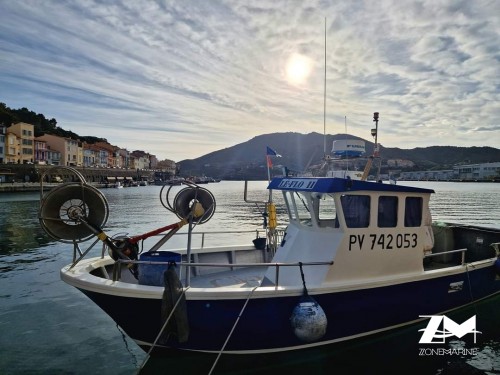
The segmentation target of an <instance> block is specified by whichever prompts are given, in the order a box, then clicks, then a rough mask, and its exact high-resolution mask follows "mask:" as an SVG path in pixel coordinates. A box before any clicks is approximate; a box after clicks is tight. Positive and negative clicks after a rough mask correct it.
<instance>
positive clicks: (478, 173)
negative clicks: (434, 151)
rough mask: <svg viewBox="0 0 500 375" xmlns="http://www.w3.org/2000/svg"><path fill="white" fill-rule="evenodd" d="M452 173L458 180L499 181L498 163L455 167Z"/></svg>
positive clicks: (499, 165)
mask: <svg viewBox="0 0 500 375" xmlns="http://www.w3.org/2000/svg"><path fill="white" fill-rule="evenodd" d="M453 171H454V174H455V175H457V176H458V177H457V178H458V179H459V180H466V181H475V180H500V162H495V163H479V164H464V165H456V166H454V167H453Z"/></svg>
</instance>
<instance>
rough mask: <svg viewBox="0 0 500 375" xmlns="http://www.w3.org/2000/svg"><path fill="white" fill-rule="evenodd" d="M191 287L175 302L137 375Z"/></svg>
mask: <svg viewBox="0 0 500 375" xmlns="http://www.w3.org/2000/svg"><path fill="white" fill-rule="evenodd" d="M189 288H190V287H189V286H188V287H186V288H185V289H184V290H183V291H182V294H181V295H180V296H179V298H178V299H177V301H176V302H175V305H174V307H173V309H172V311H170V315H169V316H168V318H167V320H166V321H165V323H164V324H163V327H161V329H160V332H158V335H157V336H156V339H155V341H154V342H153V345H151V347H150V348H149V350H148V352H147V353H146V357H145V358H144V360H143V361H142V364H141V367H139V370H138V371H137V375H139V374H140V372H141V371H142V369H143V368H144V366H146V363H147V362H148V360H149V358H151V352H152V351H153V349H154V347H155V346H156V343H157V342H158V340H159V339H160V337H161V335H162V333H163V331H164V330H165V328H166V327H167V324H168V322H170V318H172V316H173V315H174V311H175V309H176V308H177V306H178V305H179V302H180V301H181V299H182V296H183V295H184V294H186V291H187V290H188V289H189Z"/></svg>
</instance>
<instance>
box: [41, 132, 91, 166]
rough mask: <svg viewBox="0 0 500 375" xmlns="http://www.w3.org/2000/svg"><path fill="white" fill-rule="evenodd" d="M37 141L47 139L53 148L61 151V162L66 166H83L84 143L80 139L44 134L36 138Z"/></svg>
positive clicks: (49, 145) (48, 144)
mask: <svg viewBox="0 0 500 375" xmlns="http://www.w3.org/2000/svg"><path fill="white" fill-rule="evenodd" d="M36 140H37V141H45V142H46V143H47V146H48V147H50V149H51V150H55V151H59V152H60V153H61V164H60V165H65V166H72V167H81V166H82V164H83V151H82V150H81V148H82V144H81V142H80V141H78V140H74V139H71V138H65V137H59V136H57V135H52V134H44V135H42V136H40V137H37V138H36Z"/></svg>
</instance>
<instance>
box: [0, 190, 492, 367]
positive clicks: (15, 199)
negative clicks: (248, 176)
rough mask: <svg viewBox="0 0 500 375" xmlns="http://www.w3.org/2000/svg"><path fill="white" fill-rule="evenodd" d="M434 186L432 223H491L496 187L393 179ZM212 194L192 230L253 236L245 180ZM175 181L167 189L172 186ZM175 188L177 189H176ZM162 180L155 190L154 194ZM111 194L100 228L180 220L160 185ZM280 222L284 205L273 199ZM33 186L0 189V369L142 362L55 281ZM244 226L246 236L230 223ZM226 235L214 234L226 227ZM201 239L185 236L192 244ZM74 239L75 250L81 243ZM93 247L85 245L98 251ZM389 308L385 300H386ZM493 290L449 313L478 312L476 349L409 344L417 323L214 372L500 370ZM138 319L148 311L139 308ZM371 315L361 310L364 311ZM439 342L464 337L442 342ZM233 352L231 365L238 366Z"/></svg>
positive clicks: (54, 256)
mask: <svg viewBox="0 0 500 375" xmlns="http://www.w3.org/2000/svg"><path fill="white" fill-rule="evenodd" d="M400 183H401V184H406V185H412V186H418V187H425V188H432V189H434V190H435V191H436V194H433V196H432V198H431V212H432V215H433V219H434V220H435V221H446V222H454V223H461V224H473V225H485V226H490V227H500V204H499V202H500V184H498V183H457V182H400ZM266 186H267V183H266V182H265V181H261V182H250V183H249V190H248V199H249V200H252V201H265V200H266V199H267V198H268V192H267V191H266V189H265V188H266ZM204 187H206V188H207V189H209V190H210V191H211V192H212V193H213V194H214V196H215V198H216V204H217V206H216V211H215V215H214V216H213V218H212V219H211V220H210V221H209V222H207V223H205V224H203V225H199V226H197V227H196V228H195V232H216V234H214V235H211V236H208V235H207V236H206V237H203V241H204V244H205V246H210V245H216V244H221V243H222V244H225V245H229V244H232V243H234V242H236V243H237V244H246V243H251V240H252V239H253V238H255V236H256V233H257V231H260V233H261V234H262V235H263V231H262V225H263V217H262V214H261V212H260V210H259V208H258V206H257V205H256V204H255V203H246V202H244V200H243V191H244V183H243V182H236V181H231V182H229V181H222V182H220V183H213V184H208V185H204ZM181 188H182V186H180V187H173V188H172V192H171V194H175V191H177V190H179V189H181ZM175 189H177V190H175ZM166 190H167V189H164V190H163V192H162V193H163V199H164V198H165V193H166ZM102 192H103V193H104V195H105V196H106V199H107V200H108V203H109V211H110V215H109V219H108V222H107V225H106V228H105V230H106V232H107V233H108V234H110V235H124V234H128V235H131V236H133V235H138V234H142V233H146V232H149V231H152V230H154V229H157V228H159V227H162V226H165V225H168V224H172V223H174V222H177V221H178V218H177V217H176V216H175V215H173V214H172V213H170V212H168V211H167V210H166V209H165V208H164V207H163V205H162V204H161V202H160V192H161V187H160V186H139V187H130V188H123V189H111V188H110V189H103V190H102ZM273 199H274V200H275V202H276V203H277V207H278V211H277V212H278V221H279V223H278V224H283V223H284V218H285V215H286V213H285V211H284V207H283V206H282V205H281V204H280V203H282V202H281V199H280V196H279V195H278V194H277V193H275V194H274V195H273ZM39 200H40V194H39V193H4V194H0V374H110V375H113V374H135V373H138V371H139V368H140V366H141V364H142V363H143V362H144V360H145V359H146V353H144V352H143V351H142V350H141V349H139V347H138V346H137V345H136V344H135V343H134V342H133V341H132V340H131V339H129V338H128V337H127V336H126V335H124V334H123V332H122V331H121V329H120V328H119V327H118V326H117V325H116V324H115V323H114V321H113V320H112V319H111V318H109V317H108V316H107V315H106V314H105V313H104V312H103V311H101V310H100V309H99V308H98V307H97V306H96V305H94V304H93V303H92V302H91V301H90V300H89V299H88V298H87V297H85V296H84V295H83V294H82V293H81V292H79V291H78V290H76V289H75V288H73V287H71V286H69V285H67V284H65V283H64V282H62V281H61V280H60V277H59V271H60V269H61V268H62V267H63V266H65V265H67V264H69V263H71V261H72V258H73V249H72V245H71V244H66V243H61V242H57V241H54V240H53V239H51V238H49V237H48V236H47V235H46V234H45V232H44V231H43V230H42V228H41V227H40V224H39V222H38V206H39ZM248 229H251V230H253V232H251V233H246V234H239V233H235V232H237V231H242V230H248ZM228 231H229V232H230V233H224V232H228ZM186 239H187V237H186V236H185V235H179V236H175V237H174V238H173V239H172V240H171V247H173V248H180V247H182V246H185V243H186ZM201 240H202V236H201V235H197V236H196V237H195V238H194V244H193V245H194V246H196V245H197V242H196V241H198V243H199V242H200V241H201ZM86 244H87V243H85V244H83V245H82V247H83V248H85V246H88V245H90V243H88V244H87V245H86ZM101 249H102V248H101V247H100V246H95V249H94V248H93V249H92V250H91V253H90V254H91V255H92V256H96V255H98V254H100V252H101ZM388 308H390V307H388ZM499 311H500V296H496V297H494V298H490V299H488V300H486V301H481V302H477V303H476V304H474V305H472V306H470V307H467V308H465V309H462V310H459V311H457V312H455V313H453V314H452V315H450V317H452V318H453V319H454V320H455V321H456V322H462V321H464V320H465V319H467V318H469V317H470V316H471V315H476V316H477V330H478V331H481V334H478V337H477V341H476V343H474V344H473V345H472V346H473V347H474V348H475V349H476V350H475V352H474V353H472V354H471V353H466V354H461V355H460V354H449V353H450V352H448V354H446V353H445V354H444V355H438V354H432V353H419V349H418V345H417V344H418V340H419V338H420V335H421V333H420V332H418V329H421V328H424V327H425V324H424V325H423V326H422V325H420V326H419V325H412V326H407V327H404V328H403V329H400V330H397V331H391V332H389V333H385V334H380V335H377V336H374V337H369V338H365V339H360V340H356V341H353V342H351V343H348V344H344V345H337V346H333V347H325V348H317V349H314V350H310V351H309V352H308V353H307V355H305V356H299V355H297V354H296V353H284V354H283V355H281V356H278V358H275V359H274V360H273V362H270V361H268V360H267V358H265V357H264V356H262V357H257V358H253V359H252V360H251V361H248V362H247V363H245V361H246V359H244V358H237V359H234V358H226V357H225V356H224V355H223V356H222V357H221V360H220V363H219V364H218V365H217V367H216V368H215V369H214V372H213V373H214V374H217V373H221V374H223V373H224V374H227V373H239V374H260V373H262V374H271V373H272V374H276V373H287V374H295V373H304V372H306V373H308V374H346V373H349V374H377V373H419V374H436V375H437V374H440V375H441V374H456V373H460V374H471V375H472V374H498V373H500V324H499V323H498V322H499V319H500V313H499ZM144 319H148V317H147V316H145V317H144ZM367 319H369V312H367ZM448 345H449V349H450V348H451V349H452V348H454V347H460V346H461V345H462V341H461V340H459V339H456V340H451V341H450V342H449V343H448ZM214 359H215V357H214V356H201V355H192V356H191V357H180V358H168V359H158V358H151V359H149V360H148V361H147V363H146V365H145V366H144V368H143V369H142V370H141V371H140V373H141V374H173V373H179V374H207V373H208V372H209V370H210V368H211V366H212V363H213V361H214ZM240 360H241V365H237V364H236V363H237V362H238V361H240Z"/></svg>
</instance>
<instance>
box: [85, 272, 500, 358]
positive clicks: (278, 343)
mask: <svg viewBox="0 0 500 375" xmlns="http://www.w3.org/2000/svg"><path fill="white" fill-rule="evenodd" d="M461 282H463V284H461V290H457V291H450V284H452V283H461ZM80 290H81V291H82V292H83V293H85V294H86V295H87V296H88V297H89V298H90V299H91V300H93V301H94V302H95V303H96V304H97V305H98V306H100V307H101V308H102V309H103V310H104V311H105V312H106V313H107V314H108V315H109V316H110V317H112V318H113V319H114V320H115V321H116V322H117V324H118V325H120V326H121V327H122V328H123V329H124V331H125V332H126V333H127V334H128V335H129V336H130V337H131V338H132V339H134V340H135V341H136V342H138V343H139V345H141V346H142V347H143V348H145V347H147V346H148V345H149V344H151V343H153V342H154V341H155V338H156V337H157V335H158V332H159V331H160V329H161V326H162V322H161V304H162V301H161V300H160V299H144V298H127V297H123V296H113V295H108V294H100V293H95V292H92V291H88V290H82V289H80ZM499 292H500V280H497V276H496V274H495V270H494V267H493V266H491V267H485V268H478V269H469V271H468V272H463V273H460V274H455V275H449V276H444V277H439V278H431V279H425V280H421V281H415V282H408V283H402V284H396V285H389V286H383V287H375V288H369V289H360V290H352V291H345V292H335V293H324V294H316V295H313V297H314V299H315V300H316V301H317V302H318V303H319V304H320V306H321V307H322V308H323V310H324V312H325V314H326V316H327V319H328V326H327V330H326V334H325V335H324V337H323V338H322V339H321V340H320V341H317V342H313V343H305V342H303V341H301V340H299V339H298V338H297V337H296V336H295V335H294V332H293V330H292V327H291V325H290V316H291V313H292V311H293V309H294V307H295V306H296V305H297V303H298V302H299V298H300V297H299V296H295V297H273V298H251V299H250V301H249V302H248V305H247V307H246V309H245V311H244V312H243V314H242V315H241V317H240V320H239V322H238V324H237V325H236V328H235V329H234V332H233V333H232V336H231V338H230V340H229V341H228V343H227V345H226V347H225V352H226V353H227V352H234V353H246V354H251V353H255V354H256V353H271V352H277V351H284V350H295V349H302V348H307V347H312V346H317V345H326V344H330V343H334V342H340V341H345V340H349V339H353V338H356V337H361V336H364V335H368V334H375V333H377V332H380V331H383V330H387V329H391V328H396V327H400V326H402V325H407V324H411V323H414V322H416V321H418V320H419V316H420V315H436V314H443V313H445V312H447V311H450V310H453V309H457V308H460V307H462V306H466V305H468V304H470V303H473V302H474V301H477V300H479V299H483V298H486V297H490V296H492V295H495V294H497V293H499ZM245 301H246V299H239V300H238V299H237V300H234V299H211V300H189V299H188V300H187V301H186V302H187V315H188V320H189V339H188V340H187V342H185V343H178V342H177V340H176V338H175V336H170V337H169V338H168V340H167V341H166V342H162V343H161V344H160V345H159V346H158V349H161V348H167V347H169V348H176V349H183V350H196V351H206V352H218V351H220V350H221V348H222V347H223V345H224V343H225V341H226V339H227V337H228V335H229V333H230V332H231V329H232V328H233V325H234V324H235V322H236V320H237V318H238V316H239V314H240V312H241V310H242V307H243V305H244V303H245Z"/></svg>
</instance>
